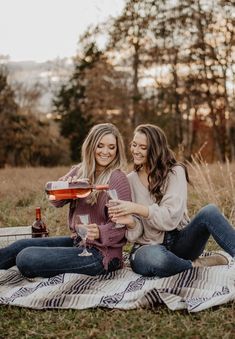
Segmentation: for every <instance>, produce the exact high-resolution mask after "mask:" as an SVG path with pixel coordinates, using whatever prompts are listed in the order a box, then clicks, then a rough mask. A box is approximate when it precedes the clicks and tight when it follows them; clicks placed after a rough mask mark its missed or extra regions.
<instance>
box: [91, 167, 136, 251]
mask: <svg viewBox="0 0 235 339" xmlns="http://www.w3.org/2000/svg"><path fill="white" fill-rule="evenodd" d="M109 187H110V189H115V190H116V191H117V195H118V198H119V199H121V200H127V201H131V190H130V186H129V182H128V180H127V177H126V175H125V173H123V172H121V171H120V170H117V171H114V172H113V173H112V175H111V177H110V181H109ZM100 208H102V207H101V206H100ZM103 208H105V206H103ZM98 227H99V231H100V238H99V239H98V240H97V241H94V242H93V243H94V244H97V245H101V244H102V246H112V247H115V245H117V247H120V242H123V240H124V237H125V231H126V228H125V227H122V228H115V223H113V222H112V221H111V220H108V222H107V223H106V224H102V225H98ZM118 244H119V245H118Z"/></svg>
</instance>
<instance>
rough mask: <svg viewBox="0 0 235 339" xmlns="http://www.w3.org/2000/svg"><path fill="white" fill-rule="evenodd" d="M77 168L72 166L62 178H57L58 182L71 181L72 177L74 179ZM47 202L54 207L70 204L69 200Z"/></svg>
mask: <svg viewBox="0 0 235 339" xmlns="http://www.w3.org/2000/svg"><path fill="white" fill-rule="evenodd" d="M77 168H78V166H72V167H71V169H70V170H69V172H68V173H67V174H65V175H64V176H63V177H61V178H59V179H58V180H61V181H71V180H72V178H73V177H76V173H77ZM49 201H50V203H51V204H52V205H53V206H54V207H63V206H65V205H66V204H68V203H70V202H71V201H72V200H71V199H66V200H50V199H49Z"/></svg>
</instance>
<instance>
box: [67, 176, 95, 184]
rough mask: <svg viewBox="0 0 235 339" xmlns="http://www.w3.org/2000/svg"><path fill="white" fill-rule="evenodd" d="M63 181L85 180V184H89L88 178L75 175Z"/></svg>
mask: <svg viewBox="0 0 235 339" xmlns="http://www.w3.org/2000/svg"><path fill="white" fill-rule="evenodd" d="M65 181H68V182H76V183H77V182H86V183H87V184H89V182H90V180H89V179H88V178H78V177H77V176H73V177H68V178H66V180H65Z"/></svg>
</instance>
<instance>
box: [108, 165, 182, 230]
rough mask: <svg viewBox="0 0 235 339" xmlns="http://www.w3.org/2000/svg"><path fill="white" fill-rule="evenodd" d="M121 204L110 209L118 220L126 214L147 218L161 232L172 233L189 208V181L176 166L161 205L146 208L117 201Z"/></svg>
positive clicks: (170, 176) (179, 167) (180, 168)
mask: <svg viewBox="0 0 235 339" xmlns="http://www.w3.org/2000/svg"><path fill="white" fill-rule="evenodd" d="M116 202H118V203H119V204H118V205H117V206H113V207H110V208H109V213H110V214H112V215H115V216H116V217H117V218H118V217H121V216H123V215H126V214H129V213H131V214H136V215H138V216H140V217H142V218H146V219H147V220H148V223H149V224H150V225H151V226H152V227H153V228H156V229H158V230H161V231H170V230H172V229H174V228H176V227H177V226H178V224H179V223H180V221H181V220H182V218H183V215H184V213H185V211H186V206H187V181H186V177H185V172H184V169H183V167H181V166H176V167H175V168H174V173H170V175H169V183H168V186H167V189H166V192H165V194H164V196H163V198H162V200H161V202H160V204H157V203H153V204H152V205H149V206H145V205H142V204H136V203H133V202H125V201H120V200H118V201H116Z"/></svg>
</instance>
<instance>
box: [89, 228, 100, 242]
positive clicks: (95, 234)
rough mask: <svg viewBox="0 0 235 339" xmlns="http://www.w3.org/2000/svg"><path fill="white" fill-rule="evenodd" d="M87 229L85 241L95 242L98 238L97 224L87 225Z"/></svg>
mask: <svg viewBox="0 0 235 339" xmlns="http://www.w3.org/2000/svg"><path fill="white" fill-rule="evenodd" d="M86 228H87V239H89V240H97V239H99V237H100V230H99V227H98V226H97V224H88V225H86Z"/></svg>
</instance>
